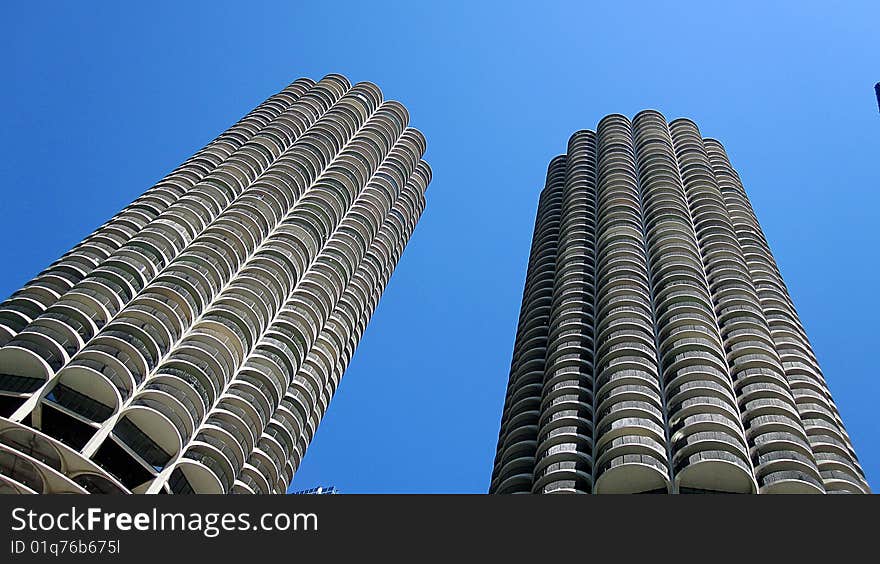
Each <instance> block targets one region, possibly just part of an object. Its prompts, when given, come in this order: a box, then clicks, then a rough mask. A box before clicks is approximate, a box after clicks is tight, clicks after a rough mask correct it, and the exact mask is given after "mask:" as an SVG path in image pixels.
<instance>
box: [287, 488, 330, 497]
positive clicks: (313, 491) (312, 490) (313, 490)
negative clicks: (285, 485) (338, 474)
mask: <svg viewBox="0 0 880 564" xmlns="http://www.w3.org/2000/svg"><path fill="white" fill-rule="evenodd" d="M338 493H340V492H339V490H337V489H336V486H327V487H324V486H318V487H317V488H309V489H307V490H300V491H298V492H290V495H303V494H308V495H332V494H338Z"/></svg>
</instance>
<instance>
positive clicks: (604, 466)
mask: <svg viewBox="0 0 880 564" xmlns="http://www.w3.org/2000/svg"><path fill="white" fill-rule="evenodd" d="M868 491H869V489H868V485H867V483H866V482H865V478H864V475H863V473H862V470H861V468H860V466H859V463H858V461H857V459H856V455H855V453H854V451H853V447H852V444H851V443H850V440H849V437H848V436H847V433H846V431H845V430H844V426H843V423H842V421H841V418H840V415H839V413H838V411H837V408H836V407H835V405H834V402H833V401H832V398H831V394H830V393H829V391H828V387H827V386H826V384H825V380H824V378H823V376H822V372H821V370H820V369H819V365H818V363H817V362H816V358H815V356H814V354H813V351H812V349H811V347H810V343H809V341H808V340H807V336H806V334H805V333H804V329H803V327H802V326H801V323H800V321H799V320H798V316H797V313H796V312H795V309H794V306H793V305H792V301H791V299H790V297H789V295H788V291H787V289H786V287H785V284H784V282H783V280H782V277H781V275H780V272H779V269H778V267H777V266H776V263H775V261H774V259H773V255H772V254H771V252H770V248H769V246H768V244H767V241H766V239H765V238H764V235H763V233H762V231H761V228H760V226H759V225H758V221H757V218H756V217H755V214H754V212H753V210H752V207H751V205H750V203H749V200H748V198H747V196H746V193H745V190H744V189H743V186H742V184H741V182H740V179H739V176H738V175H737V173H736V172H735V171H734V169H733V168H732V166H731V164H730V162H729V161H728V158H727V155H726V154H725V151H724V148H723V147H722V146H721V143H719V142H718V141H716V140H714V139H704V138H702V136H701V135H700V132H699V130H698V129H697V126H696V125H695V124H694V123H693V122H692V121H689V120H686V119H678V120H675V121H673V122H671V123H669V124H667V122H666V119H665V118H664V117H663V116H662V115H661V114H660V113H658V112H656V111H651V110H648V111H643V112H641V113H639V114H638V115H636V116H635V118H634V119H633V120H632V122H630V120H629V119H627V118H626V117H624V116H621V115H609V116H607V117H605V118H604V119H602V120H601V121H600V122H599V125H598V127H597V129H596V131H595V132H593V131H579V132H577V133H575V134H574V135H573V136H572V137H571V139H570V140H569V143H568V152H567V154H565V155H562V156H558V157H556V158H554V159H553V160H552V161H551V162H550V166H549V169H548V171H547V181H546V186H545V188H544V189H543V191H542V192H541V196H540V200H539V203H538V212H537V219H536V222H535V230H534V236H533V240H532V248H531V257H530V260H529V265H528V272H527V275H526V282H525V290H524V292H523V300H522V309H521V312H520V319H519V326H518V328H517V333H516V340H515V345H514V352H513V361H512V363H511V369H510V379H509V384H508V387H507V395H506V400H505V404H504V411H503V415H502V421H501V430H500V433H499V438H498V447H497V452H496V458H495V465H494V469H493V473H492V481H491V486H490V492H493V493H529V492H531V493H554V492H567V493H667V492H669V493H697V492H730V493H757V492H760V493H783V492H797V493H809V492H815V493H820V492H828V493H840V492H855V493H858V492H868Z"/></svg>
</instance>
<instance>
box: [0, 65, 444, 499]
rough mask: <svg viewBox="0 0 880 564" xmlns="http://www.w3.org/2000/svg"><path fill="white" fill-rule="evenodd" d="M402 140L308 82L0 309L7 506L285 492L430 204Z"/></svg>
mask: <svg viewBox="0 0 880 564" xmlns="http://www.w3.org/2000/svg"><path fill="white" fill-rule="evenodd" d="M407 123H408V114H407V111H406V109H405V108H404V107H403V106H402V105H401V104H399V103H397V102H393V101H383V98H382V93H381V92H380V90H379V89H378V88H377V87H376V86H375V85H373V84H370V83H359V84H356V85H354V86H351V85H350V84H349V83H348V81H347V80H346V79H345V78H344V77H342V76H339V75H329V76H327V77H325V78H323V79H322V80H320V81H319V82H317V83H315V82H314V81H312V80H309V79H299V80H297V81H295V82H293V83H292V84H291V85H290V86H288V87H287V88H285V89H284V90H283V91H281V92H280V93H278V94H276V95H274V96H272V97H271V98H269V99H268V100H266V101H265V102H264V103H262V104H261V105H260V106H258V107H257V108H256V109H255V110H253V111H252V112H251V113H249V114H248V115H247V116H245V117H244V118H242V119H241V120H240V121H239V122H238V123H237V124H235V125H234V126H233V127H231V128H230V129H228V130H227V131H226V132H224V133H223V134H222V135H220V136H219V137H218V138H217V139H215V140H214V141H212V142H211V143H210V144H208V145H207V146H206V147H205V148H204V149H202V150H201V151H199V152H198V153H196V154H195V155H194V156H193V157H192V158H190V159H189V160H187V161H186V162H185V163H183V164H182V165H181V166H180V167H179V168H177V169H176V170H174V171H173V172H171V173H170V174H169V175H168V176H166V177H165V178H164V179H162V180H161V181H159V182H158V183H157V184H156V185H155V186H154V187H152V188H150V189H149V190H148V191H147V192H146V193H145V194H143V195H142V196H141V197H139V198H138V199H137V200H135V201H134V202H133V203H132V204H131V205H130V206H128V207H126V208H125V209H124V210H122V211H121V212H120V213H119V214H117V215H116V216H115V217H113V218H112V219H111V220H110V221H108V222H107V223H105V224H104V225H102V226H101V227H99V228H98V229H97V230H96V231H95V232H94V233H93V234H92V235H90V236H89V237H87V238H86V239H85V240H84V241H83V242H82V243H80V244H79V245H77V246H76V247H74V248H73V249H72V250H71V251H70V252H68V253H67V254H65V255H64V256H62V257H61V258H60V259H59V260H58V261H56V262H55V263H53V264H52V265H50V266H49V267H48V268H47V269H46V270H45V271H43V272H42V273H40V274H39V275H38V276H37V277H36V278H34V279H33V280H32V281H30V282H29V283H28V284H27V285H25V287H24V288H22V289H21V290H19V291H17V292H16V293H15V294H13V296H12V297H11V298H9V299H8V300H6V301H5V302H3V303H2V304H0V345H2V347H0V416H2V417H0V490H3V491H7V492H37V493H40V492H43V493H50V492H99V493H111V492H113V493H115V492H133V493H192V492H195V493H229V492H233V493H251V492H257V493H284V492H285V491H286V489H287V486H288V484H289V483H290V481H291V478H292V476H293V473H294V472H295V470H296V469H297V467H298V465H299V463H300V461H301V459H302V457H303V453H304V452H305V449H306V447H307V445H308V444H309V441H310V440H311V438H312V436H313V434H314V432H315V429H316V427H317V426H318V424H319V422H320V421H321V418H322V416H323V414H324V411H325V410H326V409H327V405H328V403H329V402H330V399H331V397H332V396H333V393H334V391H335V390H336V387H337V385H338V384H339V380H340V378H341V377H342V374H343V372H344V371H345V369H346V366H347V364H348V362H349V360H350V359H351V356H352V354H353V352H354V349H355V347H356V346H357V343H358V340H359V339H360V337H361V334H362V332H363V330H364V328H365V326H366V324H367V322H368V321H369V319H370V316H371V314H372V312H373V310H374V308H375V307H376V304H377V302H378V300H379V297H380V295H381V294H382V291H383V289H384V287H385V285H386V283H387V282H388V279H389V277H390V276H391V273H392V271H393V269H394V267H395V265H396V264H397V261H398V259H399V257H400V255H401V252H402V251H403V248H404V246H405V245H406V243H407V241H408V239H409V237H410V235H411V234H412V231H413V229H414V228H415V224H416V222H417V220H418V218H419V216H420V214H421V212H422V211H423V209H424V206H425V198H424V193H425V190H426V187H427V185H428V183H429V181H430V177H431V172H430V169H429V167H428V166H427V164H425V162H424V161H422V160H421V157H422V155H423V153H424V151H425V139H424V138H423V136H422V134H421V133H419V132H418V131H416V130H415V129H411V128H409V127H407Z"/></svg>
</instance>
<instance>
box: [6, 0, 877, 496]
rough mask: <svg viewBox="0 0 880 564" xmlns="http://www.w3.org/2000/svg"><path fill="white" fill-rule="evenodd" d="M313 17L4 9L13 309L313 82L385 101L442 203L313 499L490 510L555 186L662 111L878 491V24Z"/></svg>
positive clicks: (360, 357)
mask: <svg viewBox="0 0 880 564" xmlns="http://www.w3.org/2000/svg"><path fill="white" fill-rule="evenodd" d="M305 4H306V3H305V2H278V3H277V4H271V3H268V2H247V3H242V2H220V1H212V2H200V3H196V2H154V1H151V2H143V3H134V2H125V3H122V2H119V3H117V2H106V3H99V2H58V3H45V2H15V3H13V2H6V3H4V4H3V7H2V8H0V21H2V22H3V23H2V24H0V25H2V33H0V48H2V52H3V53H4V57H3V62H2V68H3V73H2V76H3V82H2V84H3V86H2V88H0V107H3V108H5V115H6V118H5V120H4V126H3V127H2V128H0V155H2V156H0V186H2V191H3V193H2V198H0V211H2V221H0V241H3V242H4V244H2V245H0V265H2V268H0V298H2V297H4V296H6V295H8V294H9V293H11V292H12V291H14V290H15V289H17V288H19V287H20V286H21V285H22V284H23V283H24V282H26V281H27V280H28V279H30V278H31V277H32V276H33V275H35V274H36V273H37V272H38V271H40V270H41V269H42V268H43V267H45V266H46V265H47V264H48V263H49V262H51V261H52V260H54V259H55V258H57V257H58V256H59V255H60V254H61V253H63V252H64V251H66V250H67V249H69V248H70V247H71V246H73V245H74V244H76V243H77V242H78V241H80V240H81V239H82V238H83V237H84V236H85V235H87V234H88V233H90V232H91V231H92V230H93V229H94V228H95V227H97V226H98V225H99V224H100V223H102V222H103V221H105V220H106V219H107V218H109V217H110V216H111V215H113V214H114V213H116V212H117V211H118V210H119V209H120V208H122V207H123V206H125V205H126V204H128V203H129V202H130V201H131V200H133V199H134V198H135V197H137V196H138V195H139V194H140V193H141V192H143V191H144V190H145V189H146V188H148V187H149V186H151V185H152V184H153V183H154V182H155V181H156V180H158V179H159V178H160V177H162V176H163V175H164V174H165V173H166V172H168V171H169V170H170V169H172V168H173V167H175V166H176V165H177V164H179V163H180V162H182V161H183V160H184V159H185V158H187V157H188V156H189V155H191V154H192V153H193V152H195V151H196V150H197V149H199V148H200V147H202V146H203V145H204V144H205V143H206V142H207V141H209V140H210V139H212V138H213V137H214V136H215V135H217V134H218V133H220V132H221V131H222V130H224V129H225V128H226V127H228V126H229V125H230V124H232V123H233V122H234V121H236V120H237V119H238V118H239V117H241V116H242V115H243V114H245V113H246V112H247V111H249V110H250V109H251V108H253V107H254V106H256V105H257V104H258V103H259V102H261V101H262V100H263V99H264V98H266V97H268V96H269V95H271V94H272V93H274V92H276V91H277V90H279V89H281V88H283V87H284V86H285V85H286V84H287V83H289V82H290V81H292V80H293V79H295V78H297V77H300V76H308V77H311V78H314V79H318V78H320V77H322V76H323V75H325V74H327V73H330V72H338V73H343V74H345V75H346V76H347V77H349V79H351V80H352V82H356V81H361V80H370V81H373V82H375V83H377V84H378V85H379V86H380V87H381V88H382V89H383V91H384V92H385V95H386V97H387V98H394V99H398V100H400V101H401V102H403V103H404V104H405V105H406V106H407V108H408V109H409V110H410V114H411V116H412V125H414V126H415V127H418V128H420V129H421V130H422V131H423V132H424V133H425V135H426V136H427V139H428V153H427V156H426V158H427V160H428V161H429V162H430V163H431V165H432V167H433V170H434V181H433V182H432V184H431V186H430V188H429V190H428V206H427V210H426V212H425V214H424V216H423V218H422V221H421V222H420V223H419V225H418V228H417V229H416V231H415V234H414V236H413V238H412V240H411V242H410V244H409V246H408V247H407V249H406V252H405V254H404V256H403V259H402V260H401V262H400V265H399V267H398V268H397V271H396V272H395V274H394V276H393V278H392V280H391V283H390V285H389V287H388V289H387V291H386V292H385V295H384V297H383V298H382V301H381V304H380V306H379V308H378V310H377V312H376V314H375V315H374V317H373V320H372V322H371V324H370V326H369V328H368V330H367V332H366V334H365V336H364V338H363V340H362V341H361V344H360V347H359V349H358V351H357V354H356V356H355V359H354V361H353V363H352V364H351V367H350V368H349V370H348V372H347V374H346V376H345V378H344V379H343V381H342V385H341V387H340V389H339V391H338V393H337V394H336V397H335V398H334V400H333V403H332V405H331V407H330V409H329V412H328V414H327V416H326V417H325V419H324V422H323V423H322V425H321V427H320V429H319V431H318V433H317V436H316V438H315V441H314V442H313V444H312V447H311V448H310V449H309V452H308V455H307V456H306V458H305V461H304V463H303V465H302V468H301V470H300V472H299V473H298V474H297V476H296V478H295V479H294V484H293V486H294V487H295V488H297V489H302V488H307V487H311V486H315V485H319V484H333V485H335V486H337V487H338V488H340V489H341V490H342V491H344V492H351V493H360V492H484V491H485V490H486V488H487V487H488V483H489V474H490V470H491V464H492V458H493V454H494V450H495V441H496V438H497V433H498V424H499V418H500V413H501V406H502V402H503V395H504V389H505V386H506V382H507V373H508V367H509V362H510V353H511V349H512V345H513V337H514V331H515V325H516V320H517V315H518V309H519V302H520V296H521V292H522V286H523V280H524V276H525V266H526V261H527V258H528V250H529V243H530V238H531V230H532V225H533V221H534V212H535V208H536V205H537V197H538V192H539V190H540V188H541V186H542V183H543V178H544V174H545V171H546V165H547V163H548V161H549V160H550V158H552V157H553V156H554V155H556V154H558V153H560V152H562V151H563V150H564V148H565V143H566V140H567V139H568V136H569V135H570V134H571V133H572V132H573V131H575V130H577V129H581V128H593V127H595V125H596V123H597V121H598V120H599V119H600V118H601V117H602V116H603V115H605V114H608V113H612V112H620V113H624V114H626V115H629V116H632V115H633V114H634V113H636V112H637V111H639V110H641V109H644V108H648V107H651V108H657V109H659V110H661V111H662V112H664V114H665V115H666V116H667V118H669V119H673V118H675V117H679V116H687V117H690V118H692V119H694V120H695V121H696V122H697V123H698V124H699V125H700V126H701V128H702V131H703V133H704V135H707V136H712V137H716V138H718V139H720V140H721V141H722V142H723V143H724V144H725V146H726V147H727V150H728V152H729V154H730V156H731V158H732V160H733V163H734V166H735V167H736V168H737V169H738V170H739V172H740V174H741V176H742V177H743V179H744V182H745V185H746V188H747V190H748V192H749V194H750V196H751V199H752V202H753V204H754V207H755V208H756V211H757V213H758V216H759V219H760V221H761V223H762V225H763V227H764V229H765V232H766V234H767V237H768V239H769V241H770V244H771V247H772V249H773V251H774V253H775V255H776V258H777V260H778V262H779V264H780V266H781V269H782V272H783V275H784V276H785V279H786V281H787V282H788V286H789V288H790V291H791V293H792V296H793V299H794V302H795V304H796V306H797V308H798V310H799V312H800V315H801V319H802V320H803V322H804V325H805V326H806V328H807V332H808V334H809V335H810V337H811V339H812V342H813V345H814V347H815V350H816V354H817V355H818V357H819V360H820V362H821V364H822V366H823V369H824V371H825V374H826V377H827V379H828V382H829V385H830V387H831V390H832V392H833V394H834V397H835V399H836V401H837V404H838V406H839V408H840V411H841V413H842V415H843V419H844V421H845V423H846V425H847V427H848V429H849V432H850V435H851V436H852V440H853V442H854V444H855V446H856V450H857V452H858V454H859V455H860V457H861V460H862V463H863V465H864V467H865V470H866V472H867V475H868V480H869V482H870V483H871V484H872V486H873V488H874V489H875V490H878V489H880V441H878V436H880V417H878V415H877V406H878V400H880V374H878V368H877V366H878V364H877V358H878V340H877V334H878V330H877V325H876V321H877V318H878V317H880V292H878V290H880V287H878V284H877V275H878V268H880V267H878V263H877V259H878V250H877V249H878V248H880V238H878V233H877V223H878V218H880V216H878V204H880V195H878V193H880V190H878V189H880V182H878V174H880V172H878V171H880V167H878V157H880V115H878V111H877V104H876V102H875V100H874V93H873V85H874V83H875V82H877V81H878V80H880V64H878V63H880V58H878V45H880V43H878V41H880V36H878V27H880V4H877V3H876V2H864V3H858V2H846V3H836V4H835V5H834V6H833V7H831V6H830V5H829V4H828V3H827V2H790V3H781V2H772V3H770V2H754V3H746V2H727V3H723V6H714V4H716V3H711V4H713V6H712V7H708V6H707V5H708V4H710V3H708V2H694V3H675V4H674V5H673V3H671V2H670V3H660V2H613V3H611V2H603V3H601V4H600V3H589V4H593V6H591V7H586V6H584V4H587V3H583V2H571V3H562V2H546V3H545V2H542V3H537V2H523V3H510V2H498V3H492V4H488V3H482V2H480V3H477V2H460V3H459V2H456V3H446V4H448V5H446V6H445V7H443V8H428V7H427V4H428V3H427V2H424V3H416V2H405V3H399V4H398V3H394V2H379V3H377V2H369V3H368V2H360V3H351V5H347V3H345V2H332V3H331V2H315V3H314V4H316V5H317V6H318V7H308V6H306V5H305ZM438 4H439V3H438ZM539 4H540V5H541V6H540V7H538V6H539ZM660 4H666V5H665V6H660ZM717 4H722V3H717ZM734 6H735V7H734Z"/></svg>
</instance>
